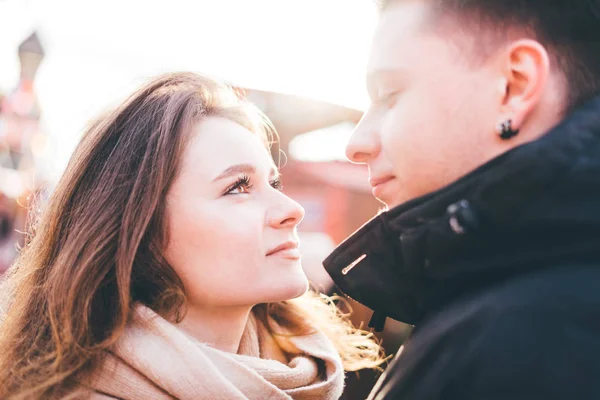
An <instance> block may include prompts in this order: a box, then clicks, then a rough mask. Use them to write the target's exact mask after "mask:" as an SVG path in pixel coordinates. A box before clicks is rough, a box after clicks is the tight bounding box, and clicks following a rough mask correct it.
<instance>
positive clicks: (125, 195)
mask: <svg viewBox="0 0 600 400" xmlns="http://www.w3.org/2000/svg"><path fill="white" fill-rule="evenodd" d="M271 132H272V129H271V127H270V124H269V123H268V122H267V120H266V119H265V118H264V117H263V116H262V115H261V114H260V113H259V112H258V111H257V110H256V109H253V108H251V107H250V106H249V105H248V104H247V103H245V102H244V101H242V100H241V99H239V98H238V97H237V96H236V94H235V93H234V92H233V91H232V90H230V89H229V88H227V87H225V86H222V85H220V84H218V83H216V82H214V81H212V80H210V79H207V78H205V77H201V76H198V75H195V74H185V73H183V74H170V75H166V76H162V77H159V78H158V79H156V80H154V81H153V82H151V83H150V84H148V85H147V86H145V87H143V88H142V89H140V90H139V91H138V92H137V93H135V94H134V95H133V96H132V97H130V98H129V99H128V100H127V101H126V102H125V103H124V104H123V105H121V106H120V107H119V108H118V109H117V110H116V111H114V112H112V113H111V114H110V115H108V116H107V117H105V118H103V119H101V120H100V121H98V122H96V123H95V124H94V125H93V126H92V127H91V128H90V129H89V130H88V131H87V133H86V134H85V135H84V138H83V140H82V141H81V143H80V145H79V146H78V148H77V150H76V151H75V154H74V155H73V157H72V159H71V161H70V163H69V165H68V167H67V170H66V172H65V174H64V176H63V178H62V179H61V181H60V182H59V184H58V186H57V188H56V190H55V192H54V194H53V196H52V198H51V200H50V202H49V204H48V206H47V209H46V211H45V213H44V215H43V217H42V218H41V220H40V222H39V224H38V227H37V229H36V233H35V235H34V236H33V237H32V238H31V240H30V242H29V243H28V244H27V246H26V247H25V248H24V250H23V251H22V254H21V255H20V258H19V260H18V262H17V264H16V266H15V268H14V269H13V270H12V271H11V273H10V275H9V277H8V278H7V280H6V282H5V283H4V288H3V290H4V293H5V294H6V296H7V305H6V310H5V311H6V312H5V317H4V320H3V323H2V326H1V327H0V354H2V356H1V357H0V376H1V380H0V382H1V385H2V386H1V388H0V398H3V399H37V398H43V399H48V398H52V399H54V398H86V397H90V396H91V397H92V398H122V399H173V398H177V399H245V398H250V399H258V398H269V399H290V398H294V399H308V398H310V399H336V398H339V396H340V395H341V392H342V388H343V369H344V368H345V369H346V370H357V369H360V368H365V367H376V366H377V365H379V364H380V363H381V362H382V358H381V349H380V348H379V346H378V345H377V343H376V342H375V341H374V339H373V338H372V337H371V336H370V335H369V334H368V333H366V332H363V331H360V330H357V329H354V328H352V326H351V325H350V324H349V323H348V322H347V321H346V320H345V319H344V316H343V315H341V314H340V313H339V312H338V311H336V309H335V307H334V306H333V304H332V303H331V300H330V299H326V298H324V297H320V296H317V295H315V294H314V293H313V294H311V293H310V292H307V285H308V284H307V280H306V277H305V275H304V274H303V271H302V268H301V264H300V253H299V249H298V241H297V236H296V227H297V225H298V224H299V223H300V221H301V220H302V217H303V210H302V208H301V207H300V206H299V205H298V204H297V203H295V202H294V201H292V200H291V199H289V198H288V197H286V196H285V195H284V194H283V193H282V192H281V191H280V189H281V182H280V177H279V175H278V172H277V168H276V167H275V165H274V163H273V161H272V159H271V157H270V153H269V144H270V141H271V137H272V133H271ZM305 292H307V293H305ZM298 297H299V298H298ZM294 298H298V299H296V300H290V299H294Z"/></svg>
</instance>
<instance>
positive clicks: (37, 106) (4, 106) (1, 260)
mask: <svg viewBox="0 0 600 400" xmlns="http://www.w3.org/2000/svg"><path fill="white" fill-rule="evenodd" d="M376 18H377V14H376V9H375V6H374V4H373V2H372V1H371V0H253V1H248V0H171V1H169V2H166V1H148V0H145V1H143V0H103V1H93V0H78V1H75V0H0V271H4V270H6V269H7V268H8V267H9V266H10V265H11V263H12V261H13V259H14V257H15V256H16V254H17V251H18V246H19V244H20V243H22V240H23V232H24V230H25V223H26V221H27V218H28V209H29V208H30V207H31V206H32V204H33V203H32V199H36V202H37V203H38V204H37V205H36V207H37V206H39V207H43V202H44V199H46V198H47V196H48V195H49V194H50V193H51V192H52V188H53V187H54V185H55V184H56V182H57V180H58V179H59V178H60V175H61V173H62V171H63V170H64V168H65V166H66V163H67V162H68V160H69V157H70V154H71V152H72V151H73V149H74V147H75V145H76V144H77V142H78V140H79V138H80V136H81V134H82V132H83V130H84V128H85V126H86V124H87V123H88V122H89V121H90V119H92V118H93V117H95V116H97V115H98V114H100V113H101V112H102V111H104V110H106V109H107V108H109V107H110V106H112V105H115V104H117V103H119V102H120V101H121V100H122V99H123V98H124V97H125V96H126V95H128V94H129V93H131V92H133V90H134V89H135V88H136V87H138V86H139V85H140V84H142V83H143V82H144V81H146V80H147V79H149V78H151V77H153V76H155V75H158V74H160V73H163V72H168V71H178V70H185V71H194V72H200V73H205V74H208V75H211V76H214V77H217V78H220V79H223V80H225V81H227V82H228V83H230V84H232V85H233V86H235V87H237V88H239V89H240V90H243V91H244V92H245V93H246V96H247V97H248V99H250V101H252V102H253V103H255V104H256V105H257V106H258V107H259V108H260V109H261V110H263V112H265V113H266V114H267V115H268V116H269V118H270V119H271V120H272V121H273V123H274V125H275V127H276V129H277V131H278V133H279V135H280V143H279V144H278V146H275V147H274V149H273V153H274V154H273V155H274V157H275V159H276V160H278V159H279V158H280V153H279V151H283V152H284V153H285V157H281V166H282V173H283V179H284V184H285V191H286V193H287V194H288V195H290V196H291V197H293V198H294V199H296V200H297V201H298V202H299V203H301V204H302V205H303V206H304V208H305V209H306V217H305V219H304V221H303V223H302V224H301V226H300V231H301V232H300V239H301V242H302V250H303V254H304V257H303V260H304V261H303V262H304V267H305V269H306V273H307V275H308V276H309V278H310V279H311V281H312V282H313V284H314V285H315V286H316V287H317V288H318V289H319V290H321V291H323V292H327V293H330V294H331V293H335V292H336V288H335V287H333V286H332V282H331V281H330V280H329V278H328V276H327V274H326V272H325V271H324V270H323V267H322V266H321V261H322V260H323V259H324V258H325V257H326V256H327V255H328V254H329V252H330V251H331V250H333V248H334V247H335V246H336V245H337V244H338V243H339V242H341V241H342V240H343V239H344V238H345V237H347V236H348V235H350V234H351V233H352V232H353V231H354V230H356V229H357V228H358V227H360V226H361V225H362V224H363V223H364V222H366V221H367V220H368V219H370V218H371V217H373V216H374V215H375V214H376V213H377V212H378V210H379V208H380V207H381V205H380V204H379V203H378V202H377V201H376V200H374V199H373V198H372V196H371V190H370V186H369V185H368V183H367V177H368V174H367V170H366V168H365V167H363V166H358V165H353V164H350V163H349V162H347V160H346V159H345V156H344V146H345V144H346V141H347V140H348V138H349V137H350V134H351V132H352V130H353V128H354V126H355V125H356V123H357V122H358V121H359V120H360V118H361V116H362V112H363V110H364V109H365V107H366V106H367V104H368V98H367V94H366V90H365V87H364V69H365V66H366V65H365V64H366V57H367V52H368V45H369V42H370V38H371V34H372V31H373V29H374V26H375V23H376ZM350 304H351V306H352V308H353V310H354V313H353V316H352V318H353V321H354V322H355V323H356V324H360V323H361V322H363V323H364V325H365V326H366V324H367V323H368V320H369V318H370V316H371V312H370V311H369V310H368V309H366V308H364V307H362V306H360V305H358V304H356V303H354V302H351V303H350ZM408 332H409V327H407V326H405V325H404V324H401V323H397V322H394V321H391V320H388V322H387V324H386V330H385V331H384V332H383V333H382V334H380V335H379V337H380V338H382V339H383V344H384V347H385V348H386V351H387V352H388V353H395V352H396V350H397V349H398V347H399V346H400V345H401V343H402V341H403V340H404V338H405V337H406V336H407V334H408ZM377 375H378V373H376V372H361V373H360V374H350V375H349V376H348V381H347V389H346V391H345V395H344V397H343V398H344V399H364V398H365V397H366V395H367V393H368V392H369V390H370V389H371V387H372V386H373V384H374V381H375V379H376V377H377Z"/></svg>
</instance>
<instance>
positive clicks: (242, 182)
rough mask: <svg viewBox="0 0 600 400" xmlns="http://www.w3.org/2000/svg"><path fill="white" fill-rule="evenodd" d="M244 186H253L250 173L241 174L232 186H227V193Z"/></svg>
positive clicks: (248, 187)
mask: <svg viewBox="0 0 600 400" xmlns="http://www.w3.org/2000/svg"><path fill="white" fill-rule="evenodd" d="M242 186H245V187H246V189H250V188H251V187H252V184H251V183H250V177H249V176H248V175H245V174H244V175H242V176H240V177H239V178H238V179H237V181H235V183H234V184H233V185H231V186H229V188H227V190H226V191H225V194H229V193H231V192H233V191H234V190H236V189H239V188H240V187H242Z"/></svg>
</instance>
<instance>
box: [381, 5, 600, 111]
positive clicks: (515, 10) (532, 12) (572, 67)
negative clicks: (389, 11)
mask: <svg viewBox="0 0 600 400" xmlns="http://www.w3.org/2000/svg"><path fill="white" fill-rule="evenodd" d="M399 1H402V0H379V1H378V5H379V7H380V8H381V10H382V11H383V10H385V9H386V8H387V7H388V6H389V5H390V4H392V3H395V2H399ZM423 1H426V2H429V3H431V6H432V7H433V8H432V10H433V11H434V14H433V15H434V17H435V18H440V17H443V18H449V17H451V18H456V19H457V22H459V23H460V27H461V30H462V31H463V32H464V31H467V32H468V31H469V29H472V30H473V33H474V34H476V35H477V37H480V38H483V37H485V36H486V35H485V33H486V32H485V31H486V30H487V31H488V32H489V33H490V34H494V35H495V36H496V37H497V36H499V35H500V34H502V33H503V32H506V31H507V30H508V29H515V28H516V29H523V30H524V31H527V32H531V33H532V34H533V35H534V39H536V40H538V41H539V42H540V43H541V44H542V45H544V46H545V47H546V49H547V51H548V53H549V55H550V57H551V59H552V61H554V62H555V63H556V67H557V68H558V70H560V71H561V72H562V73H563V74H564V77H565V81H566V89H567V94H566V98H565V102H566V104H565V106H566V109H567V110H566V111H571V110H573V109H574V108H576V107H578V106H580V105H582V104H583V103H585V102H586V101H588V100H590V99H591V98H593V97H595V96H597V95H599V94H600V0H423ZM435 18H434V19H435ZM482 30H483V32H482Z"/></svg>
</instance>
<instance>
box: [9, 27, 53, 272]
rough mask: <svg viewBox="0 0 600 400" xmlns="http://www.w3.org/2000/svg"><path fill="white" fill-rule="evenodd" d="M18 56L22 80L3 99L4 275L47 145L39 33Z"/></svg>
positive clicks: (22, 224) (22, 229)
mask: <svg viewBox="0 0 600 400" xmlns="http://www.w3.org/2000/svg"><path fill="white" fill-rule="evenodd" d="M18 53H19V61H20V76H19V81H18V82H17V83H16V85H15V87H14V89H13V90H12V91H10V92H9V93H7V94H6V95H4V96H1V98H0V272H3V271H4V270H6V269H7V268H8V267H9V266H10V264H11V263H12V261H13V259H14V257H15V255H16V252H17V246H18V245H19V244H21V243H22V241H23V234H22V232H24V231H25V224H26V220H27V207H28V202H29V200H30V199H31V198H32V196H31V195H32V194H34V193H35V192H37V186H36V183H34V181H35V179H36V158H38V157H39V156H40V155H41V153H42V152H43V150H44V149H43V147H44V146H45V137H44V135H43V133H42V132H41V131H40V128H39V121H40V114H41V111H40V107H39V104H38V101H37V97H36V94H35V91H34V85H33V84H34V80H35V76H36V73H37V70H38V67H39V66H40V64H41V62H42V60H43V58H44V50H43V48H42V45H41V43H40V40H39V38H38V36H37V34H36V33H35V32H34V33H32V34H31V36H29V37H28V38H27V39H25V41H24V42H23V43H21V45H20V46H19V49H18Z"/></svg>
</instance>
